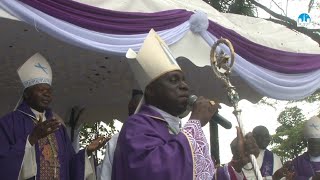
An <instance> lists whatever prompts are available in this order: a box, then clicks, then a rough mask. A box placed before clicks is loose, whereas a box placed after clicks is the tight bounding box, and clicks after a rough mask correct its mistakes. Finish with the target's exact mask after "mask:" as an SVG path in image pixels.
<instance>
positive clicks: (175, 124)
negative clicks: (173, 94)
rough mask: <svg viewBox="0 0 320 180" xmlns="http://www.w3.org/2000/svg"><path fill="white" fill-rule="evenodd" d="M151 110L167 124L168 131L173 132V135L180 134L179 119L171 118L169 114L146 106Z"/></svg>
mask: <svg viewBox="0 0 320 180" xmlns="http://www.w3.org/2000/svg"><path fill="white" fill-rule="evenodd" d="M148 107H150V108H151V109H153V110H154V111H156V112H158V113H159V114H160V115H161V116H162V117H163V119H164V120H165V121H166V122H167V123H168V124H169V128H170V130H173V131H174V132H173V133H175V134H177V133H179V132H180V125H181V119H180V118H179V117H175V116H172V115H171V114H169V113H167V112H165V111H163V110H161V109H159V108H157V107H155V106H152V105H148Z"/></svg>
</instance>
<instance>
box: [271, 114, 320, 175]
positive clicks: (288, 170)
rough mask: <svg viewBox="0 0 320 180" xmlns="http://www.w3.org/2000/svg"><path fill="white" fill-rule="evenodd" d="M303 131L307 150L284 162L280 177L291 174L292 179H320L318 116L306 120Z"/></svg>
mask: <svg viewBox="0 0 320 180" xmlns="http://www.w3.org/2000/svg"><path fill="white" fill-rule="evenodd" d="M303 133H304V137H305V139H306V140H307V141H308V151H307V152H305V153H303V154H302V155H300V156H298V157H297V158H295V159H294V160H293V161H292V162H287V163H285V165H284V167H283V168H281V169H279V173H278V174H279V177H280V178H281V177H284V176H285V175H286V174H292V177H293V179H294V180H309V179H320V118H319V117H317V116H314V117H311V118H310V119H309V120H307V121H306V122H305V124H304V129H303ZM280 174H281V175H280ZM280 178H277V179H280Z"/></svg>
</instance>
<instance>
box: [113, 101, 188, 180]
mask: <svg viewBox="0 0 320 180" xmlns="http://www.w3.org/2000/svg"><path fill="white" fill-rule="evenodd" d="M150 116H154V117H161V116H160V115H159V114H158V113H156V112H155V111H153V110H152V109H150V108H148V107H146V106H142V108H141V111H140V112H139V113H137V114H135V115H133V116H131V117H129V119H128V120H127V121H126V122H125V124H124V125H123V127H122V129H121V131H120V134H119V138H118V142H117V147H116V150H115V154H114V159H113V167H112V180H135V179H137V180H138V179H139V180H144V179H152V180H163V179H166V180H177V179H183V180H192V179H193V157H192V151H191V149H190V145H189V142H188V140H187V137H186V136H185V135H184V134H183V133H179V134H177V135H172V134H170V133H169V131H168V127H167V123H166V122H164V121H162V120H159V119H157V118H152V117H150Z"/></svg>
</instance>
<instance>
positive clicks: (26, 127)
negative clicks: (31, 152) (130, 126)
mask: <svg viewBox="0 0 320 180" xmlns="http://www.w3.org/2000/svg"><path fill="white" fill-rule="evenodd" d="M20 111H22V112H24V113H27V114H30V115H32V116H35V115H34V114H33V112H32V111H31V109H30V107H29V106H28V105H27V104H26V103H25V102H23V103H22V104H21V105H20V106H19V107H18V109H17V110H16V111H14V112H11V113H8V114H7V115H5V116H4V117H2V118H1V119H0V144H1V146H0V169H1V179H8V180H9V179H14V180H15V179H17V178H18V176H19V172H20V169H21V166H22V160H23V157H24V151H25V146H26V142H27V137H28V135H30V133H31V132H32V130H33V128H34V126H35V124H34V122H33V120H32V119H31V118H30V117H29V116H28V115H26V114H24V113H21V112H20ZM45 116H46V119H47V120H48V121H49V120H50V119H51V118H52V111H51V110H50V109H47V110H46V114H45ZM54 135H55V138H56V142H57V144H58V149H59V151H58V159H59V165H60V169H59V170H60V179H61V180H82V179H84V160H85V159H84V157H85V152H84V150H82V151H80V152H79V153H77V154H75V152H74V149H73V147H72V144H71V141H70V139H69V137H68V135H67V132H66V129H65V128H64V127H63V126H61V127H60V128H59V130H57V131H56V132H55V133H54ZM35 150H36V161H37V179H39V170H40V155H41V153H40V151H39V145H38V143H36V144H35ZM30 179H35V177H33V178H30Z"/></svg>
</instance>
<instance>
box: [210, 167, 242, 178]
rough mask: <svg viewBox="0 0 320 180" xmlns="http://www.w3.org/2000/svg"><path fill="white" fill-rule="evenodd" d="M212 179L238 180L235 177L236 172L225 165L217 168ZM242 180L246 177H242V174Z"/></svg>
mask: <svg viewBox="0 0 320 180" xmlns="http://www.w3.org/2000/svg"><path fill="white" fill-rule="evenodd" d="M242 174H243V173H242ZM214 179H215V180H238V178H237V176H236V172H235V171H234V169H233V168H232V166H231V165H230V164H226V165H225V166H223V167H218V168H217V171H216V174H215V178H214ZM243 180H246V177H245V176H244V174H243Z"/></svg>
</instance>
